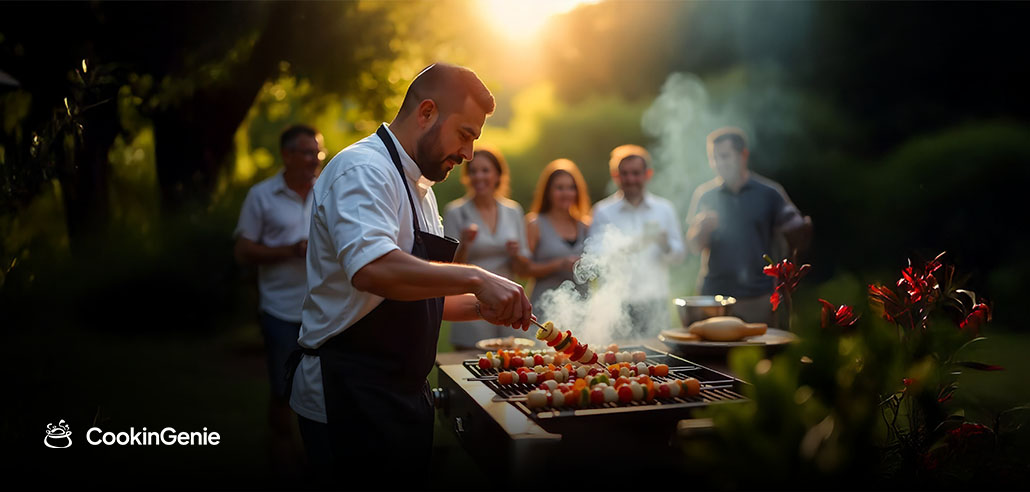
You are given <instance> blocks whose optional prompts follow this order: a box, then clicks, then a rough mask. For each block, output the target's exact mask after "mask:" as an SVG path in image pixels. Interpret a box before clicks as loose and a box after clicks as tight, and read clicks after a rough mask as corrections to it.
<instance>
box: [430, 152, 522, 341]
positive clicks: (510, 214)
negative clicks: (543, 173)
mask: <svg viewBox="0 0 1030 492" xmlns="http://www.w3.org/2000/svg"><path fill="white" fill-rule="evenodd" d="M509 180H510V176H509V174H508V165H507V163H506V162H505V161H504V156H502V155H501V153H500V152H499V151H497V150H496V149H494V148H491V147H488V146H484V145H477V150H476V151H475V153H474V154H473V157H472V160H471V161H469V163H468V164H466V165H465V166H463V167H462V174H461V182H462V184H464V185H465V190H466V194H465V196H464V197H462V198H459V199H458V200H455V201H453V202H451V203H448V204H447V206H446V208H445V209H444V217H443V226H444V232H445V233H446V234H447V235H448V236H451V237H457V238H460V239H461V244H460V245H459V246H458V251H457V252H456V253H455V254H454V261H455V262H457V263H471V264H473V265H477V266H479V267H481V268H483V269H485V270H487V271H490V272H493V273H496V274H497V275H500V276H502V277H505V278H509V279H511V278H514V276H515V270H514V268H513V264H512V255H513V254H518V255H522V256H523V257H526V256H528V255H529V254H530V253H529V248H528V245H527V243H526V228H525V222H524V220H523V210H522V206H521V205H519V204H518V203H517V202H515V201H512V200H509V199H508V198H507V196H508V191H509V188H508V187H509ZM510 335H512V331H511V328H510V327H507V326H496V325H492V324H490V323H487V322H486V321H464V322H455V323H453V324H452V325H451V339H450V341H451V344H452V345H454V347H455V348H456V349H457V350H465V349H471V348H473V347H474V346H475V344H476V342H477V341H479V340H483V339H486V338H495V337H505V336H510Z"/></svg>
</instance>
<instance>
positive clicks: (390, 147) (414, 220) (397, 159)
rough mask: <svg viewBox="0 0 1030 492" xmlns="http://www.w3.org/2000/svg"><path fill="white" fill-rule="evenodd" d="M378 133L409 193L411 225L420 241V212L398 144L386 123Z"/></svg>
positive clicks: (380, 127) (416, 238)
mask: <svg viewBox="0 0 1030 492" xmlns="http://www.w3.org/2000/svg"><path fill="white" fill-rule="evenodd" d="M376 135H378V136H379V139H380V140H382V141H383V145H386V150H387V151H388V152H390V158H391V159H393V165H394V166H396V167H397V172H398V173H400V175H401V182H403V183H404V191H406V192H407V194H408V205H410V206H411V225H412V227H414V228H415V240H416V241H418V240H419V239H421V238H420V237H419V234H418V233H419V232H421V231H422V229H420V228H419V227H418V213H417V212H416V211H415V200H413V199H412V198H411V188H409V187H408V177H407V176H406V175H405V174H404V167H403V166H401V156H400V154H398V153H397V146H395V145H394V144H393V138H391V137H390V133H389V132H388V131H387V130H386V125H379V129H378V130H376Z"/></svg>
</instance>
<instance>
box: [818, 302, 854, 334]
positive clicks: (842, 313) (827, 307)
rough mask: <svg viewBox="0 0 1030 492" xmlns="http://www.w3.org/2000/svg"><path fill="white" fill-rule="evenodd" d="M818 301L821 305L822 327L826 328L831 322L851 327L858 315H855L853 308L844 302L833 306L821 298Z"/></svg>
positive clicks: (842, 326)
mask: <svg viewBox="0 0 1030 492" xmlns="http://www.w3.org/2000/svg"><path fill="white" fill-rule="evenodd" d="M819 303H820V304H822V305H823V312H822V318H821V319H822V327H823V329H826V327H828V326H830V325H831V324H832V325H835V326H838V327H841V328H851V327H852V326H854V325H855V322H857V321H858V318H859V317H860V316H856V315H855V310H854V309H852V308H851V306H848V305H846V304H841V305H840V306H839V307H836V308H835V307H833V304H830V303H829V302H828V301H825V300H823V299H819Z"/></svg>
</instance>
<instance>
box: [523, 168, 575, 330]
mask: <svg viewBox="0 0 1030 492" xmlns="http://www.w3.org/2000/svg"><path fill="white" fill-rule="evenodd" d="M526 222H527V225H526V238H527V240H528V243H529V250H530V251H531V252H532V254H531V255H530V257H529V258H524V257H520V256H516V258H518V261H516V263H515V268H516V272H517V273H519V274H520V275H524V276H528V277H532V278H535V279H536V283H535V285H534V286H533V292H532V295H531V296H530V302H531V303H533V313H534V314H536V316H537V318H539V319H547V314H546V312H545V308H546V306H543V305H541V304H539V303H538V301H540V299H541V297H542V296H543V294H544V293H545V292H547V291H549V290H551V289H555V288H557V287H558V286H560V285H561V284H562V283H563V282H565V281H566V280H571V281H573V283H575V279H574V275H573V273H572V272H573V266H574V265H575V262H576V261H577V260H579V256H580V255H581V254H583V241H584V240H586V237H587V230H588V227H589V224H590V196H589V194H588V192H587V187H586V181H585V180H584V179H583V175H582V173H580V172H579V168H578V167H576V164H575V163H573V162H572V161H570V160H568V159H558V160H555V161H552V162H551V163H550V164H548V165H547V167H545V168H544V170H543V172H542V173H541V174H540V178H539V180H538V181H537V186H536V193H535V194H534V197H533V206H532V208H531V209H530V213H529V214H528V215H527V216H526ZM512 252H514V249H512ZM576 288H577V290H579V291H580V292H581V293H585V292H586V289H587V286H586V284H578V285H577V286H576Z"/></svg>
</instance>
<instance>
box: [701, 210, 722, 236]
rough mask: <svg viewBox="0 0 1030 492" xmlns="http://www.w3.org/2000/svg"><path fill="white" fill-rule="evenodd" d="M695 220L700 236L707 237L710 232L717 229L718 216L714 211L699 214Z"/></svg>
mask: <svg viewBox="0 0 1030 492" xmlns="http://www.w3.org/2000/svg"><path fill="white" fill-rule="evenodd" d="M697 220H698V222H699V223H700V227H701V235H702V236H708V235H709V234H711V233H712V231H714V230H715V229H716V228H717V227H719V214H717V213H715V212H714V211H708V212H704V213H702V214H700V215H699V216H698V218H697Z"/></svg>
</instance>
